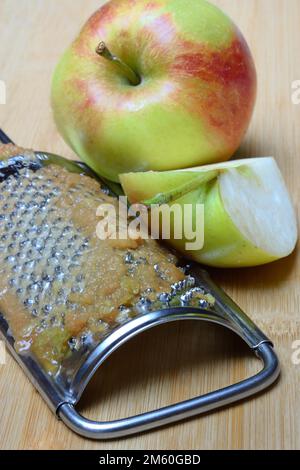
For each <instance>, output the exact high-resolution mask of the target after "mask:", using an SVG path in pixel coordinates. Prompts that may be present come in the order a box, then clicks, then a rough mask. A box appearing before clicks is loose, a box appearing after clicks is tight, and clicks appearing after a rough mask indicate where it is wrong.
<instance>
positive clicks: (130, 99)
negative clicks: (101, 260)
mask: <svg viewBox="0 0 300 470" xmlns="http://www.w3.org/2000/svg"><path fill="white" fill-rule="evenodd" d="M99 43H104V44H105V45H106V46H107V48H108V49H109V51H110V52H111V54H113V55H115V56H117V57H118V58H119V59H120V61H122V63H123V64H125V66H126V67H127V71H126V68H123V70H122V67H117V66H116V65H117V64H116V63H115V62H113V61H111V60H107V57H104V56H103V57H102V56H99V54H97V53H96V52H95V51H96V50H97V47H98V45H99ZM128 69H130V70H131V71H132V74H133V76H136V77H138V79H137V81H135V80H134V78H133V79H132V80H131V79H130V74H128V73H126V72H128ZM255 96H256V72H255V67H254V63H253V59H252V56H251V53H250V51H249V48H248V46H247V44H246V42H245V40H244V38H243V37H242V35H241V33H240V32H239V30H238V29H237V28H236V26H235V25H234V24H233V23H232V21H231V20H230V19H229V18H228V17H227V16H226V15H225V14H223V13H222V12H221V11H220V10H219V9H218V8H216V7H215V6H213V5H211V4H210V3H208V2H206V1H204V0H112V1H110V2H108V3H107V4H105V5H104V6H103V7H102V8H100V9H99V10H98V11H97V12H96V13H95V14H94V15H93V16H92V17H91V18H90V19H89V21H88V22H87V23H86V25H85V26H84V27H83V29H82V31H81V32H80V34H79V36H78V38H77V39H76V40H75V41H74V43H73V44H72V45H71V47H70V48H69V49H68V50H67V51H66V53H65V54H64V56H63V57H62V59H61V61H60V63H59V65H58V66H57V69H56V71H55V74H54V78H53V86H52V105H53V111H54V117H55V121H56V123H57V126H58V129H59V131H60V132H61V134H62V136H63V137H64V139H65V141H66V142H67V143H68V144H69V145H70V146H71V147H72V149H73V150H74V151H75V152H76V153H77V155H78V156H79V157H81V158H82V159H83V160H84V161H85V162H86V163H87V164H88V165H89V166H90V167H92V168H93V169H94V170H95V171H96V172H97V173H98V174H100V175H102V176H104V177H106V178H107V179H110V180H112V181H118V176H119V174H120V173H125V172H130V171H148V170H158V171H160V170H172V169H179V168H186V167H192V166H197V165H202V164H207V163H213V162H220V161H225V160H228V159H229V158H230V157H231V156H232V154H233V153H234V152H235V150H236V149H237V148H238V146H239V144H240V142H241V140H242V138H243V136H244V134H245V131H246V129H247V127H248V124H249V121H250V118H251V115H252V111H253V107H254V102H255Z"/></svg>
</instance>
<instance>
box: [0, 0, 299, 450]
mask: <svg viewBox="0 0 300 470" xmlns="http://www.w3.org/2000/svg"><path fill="white" fill-rule="evenodd" d="M101 3H103V2H101V0H76V1H73V0H59V1H53V0H51V1H47V2H46V1H45V0H1V2H0V80H4V81H5V83H6V85H7V104H6V105H0V124H1V127H3V128H4V129H5V130H6V132H7V133H8V134H9V135H10V136H11V137H12V138H13V140H14V141H16V142H18V143H19V144H20V145H23V146H25V147H34V148H36V149H44V150H48V151H51V152H54V153H58V154H61V155H65V156H67V157H70V158H74V154H72V152H71V150H70V149H69V148H67V147H66V145H65V144H64V143H63V141H62V139H61V138H60V136H59V135H58V133H57V131H56V129H55V126H54V123H53V120H52V116H51V110H50V105H49V92H50V79H51V74H52V72H53V69H54V66H55V64H56V62H57V60H58V58H59V56H60V55H61V53H62V52H63V51H64V49H65V48H66V47H67V46H68V45H69V43H70V42H71V40H72V39H73V37H75V35H76V34H77V32H78V29H79V28H80V26H81V25H82V24H83V23H84V21H85V20H86V19H87V18H88V17H89V15H90V14H91V13H92V12H93V11H94V10H95V9H97V8H98V7H99V6H100V4H101ZM214 3H215V4H217V5H219V6H220V7H222V8H223V9H224V10H225V11H226V12H227V13H228V14H229V15H230V16H231V17H232V18H233V19H234V20H235V21H236V22H237V24H238V25H239V26H240V28H241V29H242V31H243V32H244V33H245V35H246V37H247V39H248V41H249V43H250V46H251V48H252V51H253V54H254V56H255V60H256V64H257V70H258V79H259V90H258V100H257V107H256V112H255V115H254V118H253V122H252V125H251V128H250V130H249V132H248V134H247V137H246V139H245V141H244V143H243V145H242V147H241V148H240V150H239V151H238V156H243V157H245V156H247V157H250V156H262V155H273V156H275V157H276V159H277V161H278V163H279V165H280V167H281V169H282V171H283V174H284V177H285V179H286V181H287V184H288V186H289V188H290V191H291V194H292V197H293V200H294V203H295V205H296V206H297V210H298V212H299V196H300V194H299V192H300V191H299V189H300V185H299V173H300V105H298V106H297V105H295V104H293V103H292V100H291V94H292V88H291V87H292V82H293V81H295V80H300V54H299V45H300V28H299V18H300V2H299V0H214ZM283 229H284V227H283ZM212 274H213V276H214V278H215V280H216V281H218V282H219V283H220V284H221V285H222V286H223V287H224V288H225V289H226V290H227V292H228V293H229V294H230V295H231V296H232V297H233V298H234V299H235V300H236V301H237V302H238V303H239V304H240V305H241V306H242V307H243V308H244V310H245V311H246V312H247V313H248V314H249V315H250V316H251V317H252V318H253V319H254V320H255V321H256V322H257V323H258V325H259V326H260V327H261V328H262V329H263V330H264V331H265V332H266V333H267V334H268V335H269V336H270V337H271V338H272V339H273V340H274V342H275V345H276V349H277V351H278V353H279V356H280V360H281V365H282V376H281V380H280V381H279V383H278V384H277V385H276V386H275V387H273V388H272V389H271V390H269V391H268V392H267V393H265V394H262V395H260V396H257V397H255V398H252V399H251V400H248V401H246V402H244V403H240V404H238V405H235V406H233V407H231V408H226V409H222V410H220V411H218V412H216V413H213V414H208V415H206V416H203V417H199V418H194V419H191V420H189V421H187V422H184V423H180V424H177V425H173V426H170V427H166V428H164V429H161V430H156V431H153V432H150V433H147V434H143V435H139V436H134V437H131V438H129V439H123V440H117V441H114V442H110V443H109V444H108V443H101V442H91V441H89V440H85V439H82V438H80V437H77V436H76V435H75V434H73V433H72V432H71V431H69V430H68V429H67V428H66V427H65V426H64V425H63V424H62V423H60V422H58V421H57V420H56V419H55V417H54V416H53V415H52V414H51V412H50V411H49V410H48V408H47V406H46V405H45V403H44V402H43V400H42V399H41V398H40V396H39V395H38V393H37V392H35V390H34V389H33V387H32V385H31V384H30V383H29V381H28V380H27V379H26V377H25V375H24V374H23V373H22V372H21V370H20V368H19V367H18V366H17V365H16V363H15V362H14V361H13V360H12V359H11V358H10V357H7V362H6V365H4V366H0V403H1V407H0V446H1V448H3V449H78V448H79V449H93V448H94V449H107V448H110V449H124V448H126V449H172V448H173V449H216V448H218V449H254V448H255V449H265V448H267V449H281V448H284V449H295V448H298V449H299V447H300V392H299V391H300V365H298V366H297V365H294V364H293V363H292V360H291V356H292V353H293V350H292V343H293V342H294V341H295V340H297V339H300V315H299V293H300V290H299V289H300V287H299V286H300V264H299V257H298V256H297V253H295V254H294V255H292V256H291V257H290V258H288V259H286V260H283V261H280V262H278V263H275V264H272V265H269V266H265V267H261V268H256V269H247V270H238V271H233V270H224V271H219V270H214V271H213V273H212ZM258 367H259V364H257V362H256V360H255V359H253V358H252V357H251V355H249V353H248V351H247V348H245V346H244V345H243V344H242V343H241V341H240V340H239V339H236V338H235V337H234V336H233V335H232V334H230V333H228V332H226V331H224V330H222V329H219V328H217V327H213V326H209V325H203V324H199V325H194V324H182V325H179V324H177V325H176V324H173V325H169V326H165V327H161V328H159V329H156V330H153V331H150V332H147V333H146V334H144V335H143V337H139V338H137V339H136V340H135V341H133V342H132V343H130V344H128V345H127V346H125V347H123V349H122V350H120V351H119V352H117V353H115V354H114V355H113V356H112V358H111V359H110V360H108V362H107V364H105V365H104V366H103V367H102V368H101V370H99V372H98V374H97V376H96V377H95V379H94V380H93V382H92V384H91V385H90V386H89V388H88V390H87V392H86V393H85V396H84V398H83V400H82V402H81V404H80V410H81V412H82V413H84V414H85V415H86V416H87V417H90V418H98V419H99V418H101V419H102V420H107V419H113V418H118V417H125V416H128V415H131V414H134V413H139V412H142V411H146V410H149V409H152V408H157V407H159V406H162V405H166V404H170V403H174V402H176V401H179V400H182V399H186V398H188V397H191V396H196V395H197V394H199V393H204V392H207V391H210V390H213V389H215V388H217V387H218V388H219V387H221V386H225V385H228V384H230V383H232V382H236V381H238V380H240V379H242V378H244V377H245V376H247V375H250V374H252V373H254V372H255V371H256V370H258Z"/></svg>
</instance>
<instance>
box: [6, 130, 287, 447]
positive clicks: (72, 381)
mask: <svg viewBox="0 0 300 470" xmlns="http://www.w3.org/2000/svg"><path fill="white" fill-rule="evenodd" d="M0 141H1V142H2V143H3V144H11V141H10V139H9V138H8V137H7V136H6V135H5V134H4V133H3V132H2V131H0ZM49 165H55V166H56V168H57V167H60V168H62V169H63V171H67V172H70V173H72V174H84V175H87V176H89V177H92V178H96V176H95V175H94V174H93V173H92V171H91V170H89V169H88V168H87V167H86V166H85V165H84V164H82V163H75V162H70V161H67V160H65V159H63V158H61V157H57V156H54V155H51V154H47V153H44V152H35V153H32V154H30V155H29V154H26V153H24V154H22V152H20V154H18V155H14V156H13V157H12V158H7V159H4V160H2V161H1V160H0V188H1V193H0V255H1V256H2V258H1V259H2V260H3V263H2V266H1V273H0V276H1V278H2V279H0V291H1V289H2V291H3V292H4V290H5V289H6V290H5V292H7V291H9V289H12V292H13V299H17V300H18V305H19V303H20V305H22V306H23V307H22V308H24V312H25V313H26V315H28V318H31V319H32V321H33V322H34V321H36V322H38V325H39V328H41V329H44V330H43V331H46V332H47V328H48V326H49V325H50V326H51V321H52V320H53V318H54V320H53V323H55V322H59V321H60V320H58V318H61V319H62V320H61V321H63V319H64V310H65V309H66V308H70V309H72V308H73V304H72V302H71V301H70V298H71V294H72V292H73V293H76V295H77V296H79V298H80V295H83V294H81V292H83V290H84V279H83V275H82V272H81V271H82V270H83V268H82V266H83V265H84V264H82V263H84V261H85V259H86V257H87V256H88V252H89V239H88V237H86V235H83V234H82V233H81V232H80V230H78V229H77V228H76V227H74V226H72V224H70V223H68V222H67V221H66V220H58V219H59V218H58V219H57V218H55V207H53V204H54V203H55V201H56V200H57V199H55V198H57V197H58V196H59V188H57V187H56V185H55V181H53V179H51V175H50V177H49V178H48V179H47V180H45V178H42V177H40V175H41V174H42V171H43V169H44V168H46V167H49ZM103 183H105V182H102V185H103ZM74 191H75V190H74ZM76 191H79V192H81V194H83V195H84V197H86V198H89V197H93V195H92V194H91V192H90V191H89V190H88V188H85V187H82V186H81V187H80V188H78V187H77V189H76ZM75 195H76V194H75ZM53 201H54V202H53ZM49 226H50V227H49ZM1 253H2V254H1ZM45 260H46V261H45ZM51 260H52V261H51ZM125 262H126V263H128V264H129V265H130V264H132V265H133V267H134V263H135V262H137V261H134V260H133V259H132V255H131V254H130V253H129V254H127V258H126V261H125ZM76 266H77V268H76ZM131 267H132V266H131ZM185 270H186V277H185V279H184V280H183V281H180V282H177V283H175V284H173V285H172V288H171V291H170V293H168V292H166V293H163V294H160V296H159V300H158V301H157V302H152V303H151V302H150V301H148V299H147V298H146V297H142V298H140V299H139V301H138V302H137V304H136V305H135V307H134V312H133V311H132V312H131V313H130V314H128V311H127V310H128V309H127V308H126V307H124V306H120V316H119V317H118V321H114V322H112V323H111V324H110V326H109V328H107V329H105V328H103V334H102V333H101V335H100V334H99V332H97V335H95V336H92V337H89V336H88V335H87V336H86V337H84V338H81V340H82V342H80V344H79V345H78V344H77V343H76V340H75V339H74V344H73V343H72V341H71V340H70V341H68V344H69V347H70V351H68V353H67V354H66V356H65V357H64V358H63V360H62V361H61V363H60V364H59V367H58V369H57V370H56V372H55V373H49V370H48V369H47V368H46V367H44V365H43V363H42V362H41V361H40V359H38V358H37V355H36V353H33V352H32V351H31V350H30V348H26V344H25V345H24V351H25V352H24V351H22V344H21V347H19V348H16V344H15V343H16V338H14V336H13V334H12V330H11V328H10V322H11V321H12V322H13V321H14V320H13V314H14V312H11V311H10V312H9V315H8V314H6V312H2V314H0V331H1V334H2V336H3V337H4V339H5V341H6V344H7V347H8V349H9V351H10V352H11V354H12V355H13V357H14V358H15V359H16V361H17V362H18V363H19V364H20V366H21V367H22V369H23V370H24V372H25V373H26V375H27V376H28V377H29V379H30V380H31V381H32V383H33V384H34V386H35V387H36V388H37V390H38V391H39V392H40V394H41V395H42V397H43V398H44V399H45V401H46V402H47V404H48V406H49V407H50V409H51V410H52V411H53V412H54V413H55V414H56V415H57V417H58V418H60V419H61V420H62V421H63V422H64V423H65V424H66V425H67V426H68V427H69V428H71V429H72V430H73V431H74V432H76V433H78V434H80V435H82V436H85V437H88V438H92V439H111V438H117V437H122V436H126V435H129V434H134V433H137V432H142V431H146V430H149V429H152V428H155V427H159V426H162V425H166V424H170V423H172V422H176V421H179V420H182V419H185V418H188V417H191V416H195V415H197V414H201V413H204V412H207V411H210V410H213V409H216V408H219V407H221V406H224V405H228V404H230V403H233V402H235V401H238V400H241V399H244V398H246V397H249V396H251V395H253V394H255V393H257V392H260V391H261V390H263V389H265V388H267V387H268V386H270V385H271V384H272V383H273V382H274V381H275V380H276V379H277V377H278V376H279V372H280V368H279V362H278V359H277V356H276V354H275V352H274V350H273V346H272V342H271V341H270V340H269V339H268V338H267V337H266V336H265V335H264V334H263V333H262V332H261V331H260V329H259V328H258V327H257V326H256V325H255V324H254V323H253V322H252V321H251V320H250V319H249V318H248V317H247V316H246V315H245V313H244V312H242V311H241V309H240V308H239V307H238V306H237V305H236V304H235V303H234V302H233V301H232V300H231V299H230V298H229V297H228V296H227V295H226V294H225V293H224V292H223V291H222V290H221V289H220V288H219V287H217V286H216V285H215V284H214V283H213V282H212V281H211V279H210V277H209V275H208V273H207V272H206V271H205V270H203V269H202V268H201V267H200V266H199V265H195V264H193V265H191V266H189V267H188V268H187V267H185ZM66 279H67V280H66ZM64 281H65V284H64ZM58 285H61V286H62V288H61V289H58V287H57V286H58ZM7 286H8V287H7ZM4 288H5V289H4ZM3 289H4V290H3ZM68 289H69V290H68ZM198 294H199V295H200V297H198ZM0 297H1V293H0ZM77 298H78V297H77ZM194 298H196V299H197V303H195V302H194V301H191V299H194ZM210 299H213V301H210ZM74 302H75V301H74V299H73V303H74ZM10 305H11V303H10ZM54 307H55V309H56V311H58V312H59V314H60V316H58V315H56V316H54V317H51V311H52V309H53V308H54ZM121 307H122V308H121ZM15 315H17V312H16V313H15ZM183 320H202V321H206V322H211V323H216V324H219V325H222V326H224V327H226V328H228V329H230V330H232V331H233V332H234V333H236V334H237V335H238V336H240V337H241V338H242V339H243V340H244V341H245V342H246V343H247V344H248V346H249V347H250V348H251V349H252V350H253V352H254V353H255V354H256V355H257V357H258V358H259V359H260V360H261V361H262V363H263V370H262V371H261V372H259V373H258V374H257V375H255V376H253V377H251V378H249V379H246V380H244V381H242V382H239V383H237V384H234V385H231V386H229V387H226V388H223V389H220V390H217V391H215V392H212V393H208V394H206V395H203V396H199V397H197V398H193V399H190V400H187V401H183V402H181V403H177V404H175V405H171V406H167V407H165V408H161V409H159V410H155V411H151V412H148V413H144V414H141V415H137V416H133V417H130V418H127V419H122V420H118V421H114V422H97V421H90V420H87V419H86V418H84V417H83V416H81V415H80V414H78V412H77V411H76V404H77V403H78V401H79V399H80V397H81V395H82V393H83V391H84V389H85V387H86V386H87V384H88V383H89V381H90V379H91V378H92V376H93V375H94V373H95V372H96V371H97V369H98V368H99V367H100V366H101V364H102V363H103V362H104V361H105V360H106V359H107V358H108V356H109V355H110V354H112V352H114V351H115V350H116V349H118V348H119V347H120V346H121V345H122V344H124V343H125V342H127V341H129V340H130V339H131V338H133V337H134V336H136V335H138V334H139V333H141V332H143V331H145V330H148V329H150V328H153V327H155V326H157V325H160V324H163V323H168V322H174V321H183ZM47 325H48V326H47ZM52 326H53V325H52ZM102 326H103V325H100V327H101V328H102ZM59 327H60V325H59V324H58V325H57V328H59ZM53 328H54V327H53ZM51 331H52V330H51ZM53 331H56V330H53ZM57 331H59V330H57ZM101 331H102V330H101ZM50 340H51V338H50ZM52 340H53V341H54V342H55V338H52ZM19 346H20V345H19ZM17 351H18V352H17Z"/></svg>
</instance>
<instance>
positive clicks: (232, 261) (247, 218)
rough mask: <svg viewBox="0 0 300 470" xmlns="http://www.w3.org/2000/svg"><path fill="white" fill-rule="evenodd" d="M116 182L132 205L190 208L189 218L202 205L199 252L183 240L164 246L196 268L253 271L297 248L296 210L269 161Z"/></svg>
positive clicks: (126, 176) (123, 178) (137, 176)
mask: <svg viewBox="0 0 300 470" xmlns="http://www.w3.org/2000/svg"><path fill="white" fill-rule="evenodd" d="M120 180H121V184H122V187H123V190H124V192H125V193H126V195H127V196H128V199H129V201H130V202H131V203H142V204H145V205H147V206H150V205H154V204H158V205H161V204H168V205H173V204H175V203H176V204H180V205H181V207H184V205H185V204H192V206H193V217H194V211H195V210H196V206H197V204H203V205H204V246H203V248H202V249H200V250H196V251H195V250H190V251H189V250H186V240H185V239H184V238H183V239H180V240H176V239H172V238H171V239H170V240H167V241H166V242H167V243H169V244H170V245H171V246H173V247H174V248H176V249H177V250H179V251H180V252H182V253H184V254H185V255H187V256H188V257H189V258H191V259H193V260H195V261H198V262H200V263H203V264H206V265H210V266H215V267H247V266H258V265H262V264H266V263H269V262H272V261H275V260H278V259H280V258H284V257H286V256H288V255H290V254H291V253H292V252H293V250H294V248H295V245H296V243H297V238H298V230H297V221H296V216H295V211H294V208H293V205H292V203H291V200H290V197H289V193H288V191H287V188H286V186H285V183H284V180H283V177H282V175H281V173H280V170H279V168H278V166H277V163H276V162H275V160H274V158H271V157H264V158H254V159H245V160H236V161H230V162H226V163H220V164H214V165H208V166H202V167H199V168H190V169H185V170H176V171H166V172H153V171H149V172H142V173H127V174H123V175H121V176H120ZM171 220H173V223H176V222H174V220H175V219H174V218H173V219H171ZM171 223H172V222H171ZM177 223H178V222H177ZM200 229H201V227H199V230H200ZM171 233H174V227H173V228H172V232H171Z"/></svg>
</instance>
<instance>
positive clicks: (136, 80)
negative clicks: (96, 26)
mask: <svg viewBox="0 0 300 470" xmlns="http://www.w3.org/2000/svg"><path fill="white" fill-rule="evenodd" d="M96 53H97V54H98V55H100V56H101V57H104V58H105V59H107V60H110V61H111V62H113V63H114V64H116V65H117V66H118V67H119V69H120V70H121V71H122V73H123V74H124V75H126V77H127V78H128V80H129V81H130V83H131V84H132V85H133V86H137V85H139V84H140V83H141V78H140V77H139V76H138V75H137V74H136V73H135V72H134V71H133V70H132V68H130V67H129V66H128V65H127V64H125V62H123V61H122V60H121V59H119V57H117V56H115V55H113V54H112V53H111V52H110V50H109V49H108V48H107V47H106V44H105V42H103V41H101V42H100V43H99V44H98V46H97V48H96Z"/></svg>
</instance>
